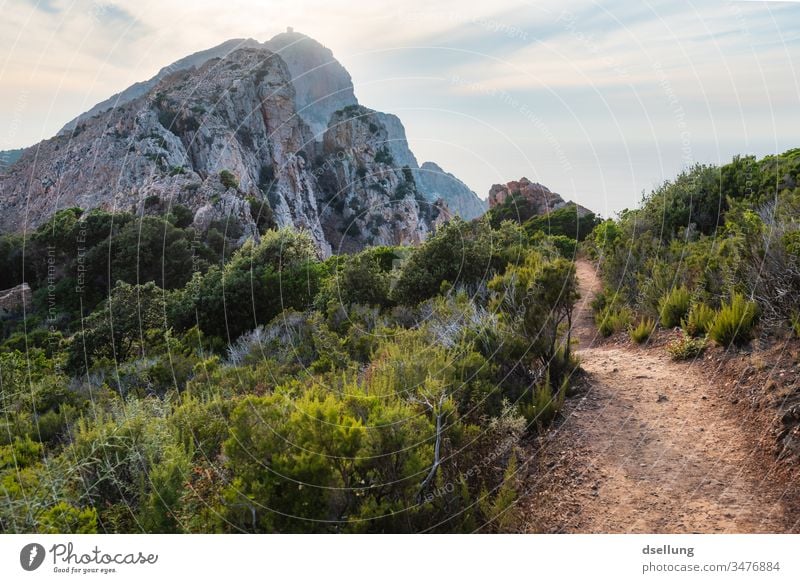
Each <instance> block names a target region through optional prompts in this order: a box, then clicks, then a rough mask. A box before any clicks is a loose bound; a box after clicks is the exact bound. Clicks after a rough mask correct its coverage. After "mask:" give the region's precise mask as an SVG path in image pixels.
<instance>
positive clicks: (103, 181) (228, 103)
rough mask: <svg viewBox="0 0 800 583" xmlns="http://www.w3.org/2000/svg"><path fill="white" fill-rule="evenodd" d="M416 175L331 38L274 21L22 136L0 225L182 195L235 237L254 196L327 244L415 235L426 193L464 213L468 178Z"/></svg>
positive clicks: (428, 212) (136, 207)
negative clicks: (61, 124)
mask: <svg viewBox="0 0 800 583" xmlns="http://www.w3.org/2000/svg"><path fill="white" fill-rule="evenodd" d="M237 47H243V48H237ZM276 51H277V52H276ZM70 126H73V127H72V129H70ZM437 168H438V167H437ZM425 174H426V173H423V172H421V171H420V169H419V167H418V165H417V161H416V158H415V157H414V155H413V153H411V151H410V149H409V148H408V143H407V141H406V137H405V130H404V128H403V125H402V123H401V122H400V120H399V119H398V118H397V117H396V116H393V115H390V114H383V113H379V112H375V111H372V110H368V109H366V108H363V107H361V106H359V105H358V101H357V100H356V98H355V95H354V93H353V84H352V80H351V79H350V76H349V74H348V73H347V71H346V70H345V69H344V68H343V67H342V66H341V64H339V63H338V61H336V59H334V58H333V55H332V53H331V52H330V50H328V49H327V48H325V47H323V46H322V45H321V44H319V43H317V42H316V41H314V40H313V39H310V38H308V37H305V36H303V35H301V34H298V33H294V32H287V33H285V34H281V35H278V36H276V37H275V38H273V39H272V40H270V41H268V42H267V43H264V44H260V43H258V42H256V41H253V40H252V39H247V40H241V39H239V40H232V41H228V42H226V43H223V44H222V45H219V46H217V47H214V48H212V49H209V50H208V51H203V52H201V53H196V54H194V55H190V56H189V57H186V58H185V59H182V60H181V61H178V62H176V63H173V64H172V65H169V66H167V67H165V68H164V69H162V70H161V71H160V72H159V74H158V75H156V76H155V77H153V78H152V79H150V80H149V81H146V82H143V83H139V84H136V85H134V86H132V87H130V88H128V89H127V90H125V91H123V92H122V93H120V94H118V95H116V96H114V97H112V98H111V99H109V100H106V101H105V102H103V103H101V104H98V105H97V106H95V107H94V108H92V110H90V111H89V112H87V113H86V114H84V115H82V116H80V117H79V118H77V119H76V120H74V123H73V122H70V124H68V125H67V127H66V128H65V130H64V131H62V132H60V133H59V135H57V136H56V137H54V138H52V139H50V140H46V141H44V142H42V143H40V144H38V145H37V146H34V147H32V148H29V149H27V150H26V151H25V152H24V153H23V154H22V156H21V158H20V159H19V161H17V162H16V163H14V164H13V165H12V166H10V167H9V168H8V169H7V171H6V172H5V173H4V174H1V175H0V211H2V212H0V230H3V231H25V230H30V229H31V228H34V227H36V226H37V225H39V224H40V223H41V222H42V221H43V220H45V219H46V218H47V217H49V216H50V215H51V214H53V213H54V212H55V211H57V210H59V209H63V208H66V207H70V206H79V207H82V208H86V209H91V208H98V207H100V208H105V209H108V210H114V209H116V210H125V211H133V212H144V209H145V207H146V206H147V205H145V201H150V203H152V201H154V200H156V199H158V200H159V201H160V202H161V204H160V205H158V206H159V207H160V208H168V207H169V205H171V204H178V203H179V204H183V205H185V206H187V207H189V208H190V209H191V210H192V211H193V212H194V213H195V216H194V222H195V225H196V226H197V227H198V228H200V229H204V228H206V227H208V226H209V225H211V224H212V223H213V222H216V221H232V222H233V223H234V224H235V225H236V228H235V229H234V231H235V232H237V233H241V240H244V239H246V238H248V237H257V236H258V229H257V226H256V223H255V221H254V219H253V216H252V213H251V206H252V205H251V203H252V202H253V201H267V202H268V203H269V206H270V208H271V210H272V214H273V216H274V219H275V221H276V223H277V224H278V225H279V226H289V225H291V226H294V227H295V228H300V229H305V230H307V231H308V232H309V233H310V234H311V236H312V237H313V239H314V241H315V242H316V244H317V246H318V248H319V250H320V253H321V254H322V255H327V254H329V253H331V252H332V251H333V250H336V249H341V250H352V249H357V248H360V247H362V246H364V245H366V244H403V243H414V242H418V241H420V240H421V239H423V238H424V237H426V236H427V234H428V233H429V232H430V231H431V229H432V228H433V225H434V224H435V223H436V222H437V221H441V220H444V219H445V218H446V217H448V216H450V212H449V211H448V208H447V205H446V204H444V203H442V202H439V200H438V199H439V198H443V199H445V200H446V201H448V202H450V203H451V204H453V207H454V208H455V210H456V213H459V214H463V216H468V215H467V214H464V212H463V211H464V209H468V208H469V207H468V206H465V204H462V201H461V198H460V197H467V198H468V197H469V195H472V196H473V197H474V194H473V193H471V191H469V189H466V187H463V190H458V191H453V190H452V189H451V190H448V189H447V188H445V187H444V186H442V185H441V184H436V183H435V182H432V181H430V180H428V179H427V178H426V176H425ZM448 176H449V175H448ZM453 180H454V181H455V182H457V180H456V179H453ZM459 184H460V183H459ZM461 186H463V185H461ZM474 198H476V199H477V197H474ZM151 206H152V205H151ZM468 212H469V211H468ZM237 236H238V235H237Z"/></svg>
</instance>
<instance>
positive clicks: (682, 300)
mask: <svg viewBox="0 0 800 583" xmlns="http://www.w3.org/2000/svg"><path fill="white" fill-rule="evenodd" d="M691 303H692V294H691V293H690V292H689V290H688V289H686V287H684V286H680V287H676V288H673V289H671V290H670V291H669V292H667V294H666V295H664V296H663V297H662V298H661V301H660V302H659V308H658V311H659V315H660V318H661V325H662V326H664V328H674V327H675V326H680V324H681V321H682V320H683V319H684V318H685V317H686V314H688V313H689V307H690V306H691Z"/></svg>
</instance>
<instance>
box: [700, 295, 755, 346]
mask: <svg viewBox="0 0 800 583" xmlns="http://www.w3.org/2000/svg"><path fill="white" fill-rule="evenodd" d="M757 319H758V305H757V304H756V303H755V302H751V301H748V300H747V299H746V298H745V297H744V296H743V295H741V294H737V293H735V294H733V296H732V297H731V300H730V302H729V303H727V302H726V303H724V304H722V307H721V308H720V310H719V312H718V313H717V315H716V317H715V318H714V321H713V323H712V324H711V328H710V329H709V331H708V335H709V336H710V337H711V339H712V340H713V341H714V342H716V343H717V344H719V345H720V346H730V345H732V344H737V345H738V344H744V343H746V342H748V341H750V339H751V338H752V337H753V329H754V328H755V325H756V322H757Z"/></svg>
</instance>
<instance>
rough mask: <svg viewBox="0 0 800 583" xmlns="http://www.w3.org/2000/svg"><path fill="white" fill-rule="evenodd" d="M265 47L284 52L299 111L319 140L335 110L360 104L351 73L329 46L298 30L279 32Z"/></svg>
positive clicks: (279, 53)
mask: <svg viewBox="0 0 800 583" xmlns="http://www.w3.org/2000/svg"><path fill="white" fill-rule="evenodd" d="M263 46H264V47H266V48H268V49H270V50H271V51H273V52H275V53H277V54H278V55H280V57H281V58H282V59H283V61H284V62H285V63H286V66H287V67H289V73H290V74H291V76H292V85H294V94H295V107H296V109H297V114H298V115H299V116H300V117H302V118H303V120H304V121H305V122H306V123H307V124H308V126H309V128H311V133H312V135H313V137H314V139H315V140H318V141H321V140H322V136H323V134H324V133H325V130H326V129H328V122H329V121H330V119H331V115H333V113H334V112H336V111H339V110H340V109H344V108H345V107H347V106H348V105H358V100H357V99H356V96H355V93H354V92H353V81H352V79H351V78H350V73H348V72H347V70H346V69H345V68H344V67H343V66H342V65H341V63H339V61H337V60H336V59H335V58H334V56H333V53H332V52H331V50H330V49H329V48H327V47H325V46H323V45H321V44H320V43H318V42H317V41H315V40H314V39H312V38H310V37H307V36H306V35H304V34H300V33H299V32H294V31H287V32H284V33H281V34H278V35H276V36H274V37H273V38H272V39H270V40H268V41H267V42H265V43H264V45H263Z"/></svg>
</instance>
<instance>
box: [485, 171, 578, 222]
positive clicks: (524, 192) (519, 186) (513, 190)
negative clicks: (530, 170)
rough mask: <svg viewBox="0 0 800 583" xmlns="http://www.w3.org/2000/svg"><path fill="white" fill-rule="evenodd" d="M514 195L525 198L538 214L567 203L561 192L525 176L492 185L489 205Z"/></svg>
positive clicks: (496, 203)
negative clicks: (556, 191) (553, 190)
mask: <svg viewBox="0 0 800 583" xmlns="http://www.w3.org/2000/svg"><path fill="white" fill-rule="evenodd" d="M512 197H521V198H524V199H525V200H526V201H527V202H529V203H530V204H531V205H532V207H533V209H534V210H535V213H536V214H537V215H543V214H546V213H549V212H552V211H554V210H556V209H559V208H561V207H562V206H564V205H565V204H567V203H566V202H565V201H564V199H563V198H561V195H560V194H558V193H555V192H551V191H550V189H549V188H547V187H546V186H544V185H543V184H539V183H538V182H531V181H530V180H528V179H527V178H525V177H523V178H520V179H519V180H512V181H511V182H508V183H506V184H494V185H492V188H491V190H489V207H490V208H493V207H495V206H497V205H501V204H504V203H506V202H507V201H509V200H510V199H511V198H512Z"/></svg>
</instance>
